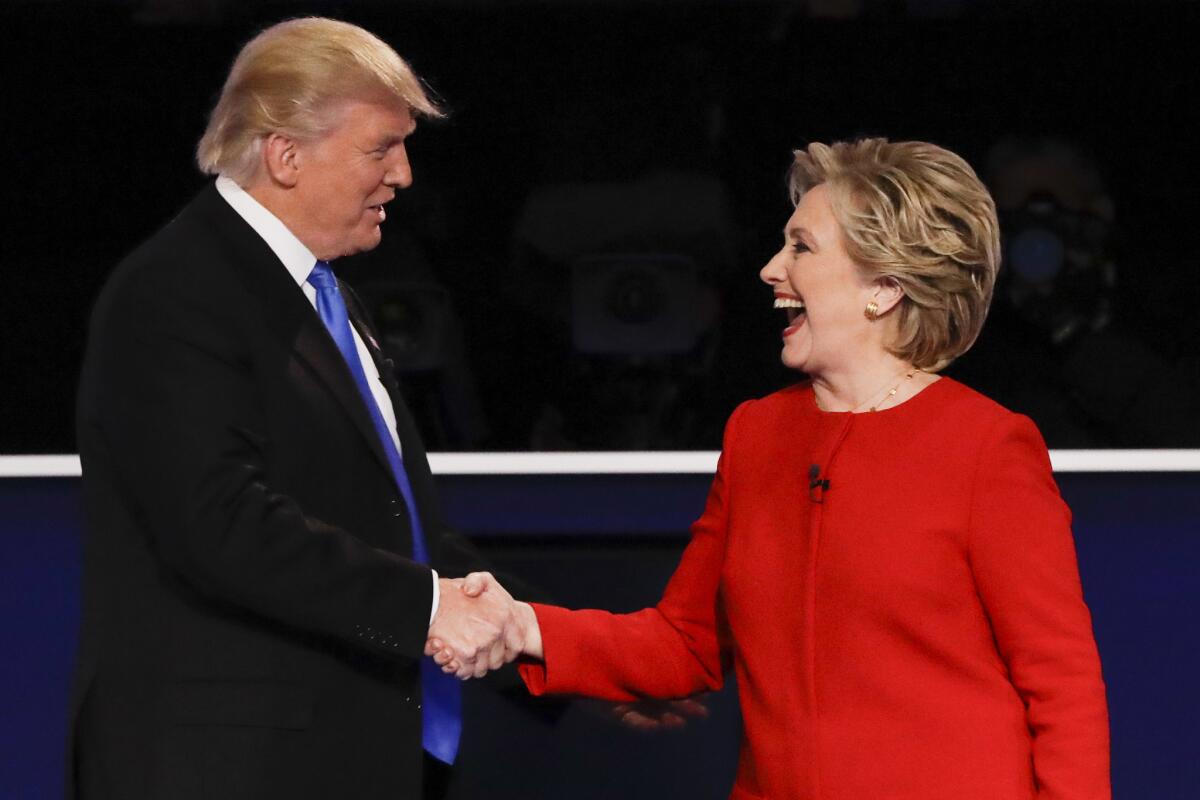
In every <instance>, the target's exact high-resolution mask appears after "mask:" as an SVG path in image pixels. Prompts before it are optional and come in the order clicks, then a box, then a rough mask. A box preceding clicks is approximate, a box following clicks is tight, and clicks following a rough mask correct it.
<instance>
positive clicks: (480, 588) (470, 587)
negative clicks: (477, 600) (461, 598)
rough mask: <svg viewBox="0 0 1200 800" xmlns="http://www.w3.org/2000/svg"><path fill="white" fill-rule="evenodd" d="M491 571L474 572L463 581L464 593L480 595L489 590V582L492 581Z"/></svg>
mask: <svg viewBox="0 0 1200 800" xmlns="http://www.w3.org/2000/svg"><path fill="white" fill-rule="evenodd" d="M491 577H492V576H491V573H488V572H472V573H471V574H470V575H468V576H467V577H466V579H465V580H464V581H463V585H462V590H463V594H465V595H467V596H468V597H478V596H479V595H481V594H483V593H484V591H486V590H487V587H488V583H490V582H491Z"/></svg>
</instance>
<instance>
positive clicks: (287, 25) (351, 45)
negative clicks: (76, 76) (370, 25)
mask: <svg viewBox="0 0 1200 800" xmlns="http://www.w3.org/2000/svg"><path fill="white" fill-rule="evenodd" d="M376 97H383V98H389V99H396V100H399V101H400V102H402V103H404V104H405V105H406V106H407V107H408V109H409V111H410V112H411V113H412V114H413V115H414V116H424V117H440V116H442V112H441V110H440V109H439V108H438V107H437V105H436V104H435V103H434V102H433V101H432V100H430V99H429V97H428V96H427V95H426V93H425V89H424V87H423V86H422V85H421V81H420V79H418V78H417V76H416V75H415V74H414V73H413V71H412V68H411V67H409V66H408V64H407V63H405V61H404V59H402V58H401V57H400V56H399V55H397V54H396V51H395V50H393V49H392V48H391V47H389V46H388V45H387V44H385V43H384V42H383V41H382V40H381V39H379V37H377V36H375V35H374V34H372V33H369V32H368V31H365V30H363V29H362V28H360V27H358V26H357V25H351V24H350V23H348V22H339V21H337V20H332V19H324V18H321V17H306V18H303V19H293V20H288V21H287V22H281V23H279V24H278V25H273V26H271V27H270V28H267V29H266V30H265V31H263V32H262V33H260V34H258V35H257V36H255V37H254V38H253V39H251V40H250V41H249V42H248V43H247V44H246V46H245V47H243V48H242V51H241V52H240V53H238V56H237V58H236V59H235V60H234V62H233V67H232V68H231V69H230V71H229V77H228V78H227V79H226V81H225V86H224V88H222V90H221V97H220V99H219V100H218V101H217V106H216V108H214V109H213V112H212V116H211V117H210V118H209V121H208V128H207V129H206V130H205V131H204V136H203V137H202V138H201V139H200V144H199V145H198V146H197V147H196V161H197V163H198V164H199V165H200V169H201V171H202V172H205V173H207V174H210V175H215V174H222V175H226V176H227V177H229V178H232V179H233V180H234V181H237V182H238V183H241V184H245V183H246V182H247V181H249V180H250V179H251V178H252V177H253V176H254V174H255V172H256V171H257V169H258V161H259V155H260V152H261V149H262V143H263V139H264V138H265V137H266V136H267V135H268V134H271V133H282V134H285V135H287V136H291V137H293V138H296V139H299V140H301V141H312V140H315V139H319V138H320V137H321V136H323V135H324V134H326V133H328V132H329V131H330V130H332V128H333V127H334V126H335V125H336V124H337V122H338V118H337V115H336V114H335V113H333V112H334V111H335V110H336V106H337V104H338V103H339V102H341V101H344V100H350V99H358V100H370V99H374V98H376Z"/></svg>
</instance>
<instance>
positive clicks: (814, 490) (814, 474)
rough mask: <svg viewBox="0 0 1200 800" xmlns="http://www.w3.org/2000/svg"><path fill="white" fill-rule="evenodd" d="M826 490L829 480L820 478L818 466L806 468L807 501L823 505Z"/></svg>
mask: <svg viewBox="0 0 1200 800" xmlns="http://www.w3.org/2000/svg"><path fill="white" fill-rule="evenodd" d="M828 490H829V479H828V478H822V477H821V467H820V465H819V464H812V465H810V466H809V468H808V499H809V500H811V501H813V502H814V503H824V502H825V492H827V491H828Z"/></svg>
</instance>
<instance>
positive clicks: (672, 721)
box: [658, 711, 687, 728]
mask: <svg viewBox="0 0 1200 800" xmlns="http://www.w3.org/2000/svg"><path fill="white" fill-rule="evenodd" d="M658 721H659V723H660V724H661V725H662V727H664V728H682V727H683V726H684V725H686V724H687V720H685V719H684V718H683V717H681V716H679V715H678V714H672V713H671V712H669V711H668V712H667V713H666V714H663V715H662V716H661V717H659V720H658Z"/></svg>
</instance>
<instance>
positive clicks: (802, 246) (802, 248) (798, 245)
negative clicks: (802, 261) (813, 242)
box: [792, 242, 808, 253]
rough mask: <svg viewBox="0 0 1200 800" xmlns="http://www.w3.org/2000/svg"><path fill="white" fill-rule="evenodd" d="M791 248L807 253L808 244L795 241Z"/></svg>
mask: <svg viewBox="0 0 1200 800" xmlns="http://www.w3.org/2000/svg"><path fill="white" fill-rule="evenodd" d="M792 250H794V251H795V252H797V253H807V252H808V245H806V244H805V243H804V242H796V243H794V244H793V245H792Z"/></svg>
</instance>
